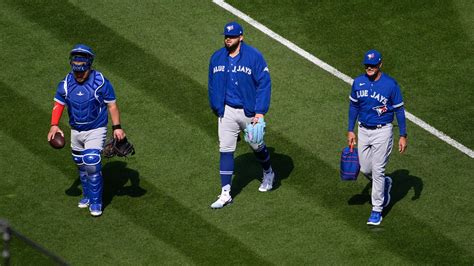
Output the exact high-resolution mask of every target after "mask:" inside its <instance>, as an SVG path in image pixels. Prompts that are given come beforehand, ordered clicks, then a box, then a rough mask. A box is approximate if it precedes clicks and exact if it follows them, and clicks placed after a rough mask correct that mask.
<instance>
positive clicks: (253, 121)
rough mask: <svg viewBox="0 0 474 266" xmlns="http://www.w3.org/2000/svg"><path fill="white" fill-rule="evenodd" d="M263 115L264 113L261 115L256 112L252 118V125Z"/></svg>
mask: <svg viewBox="0 0 474 266" xmlns="http://www.w3.org/2000/svg"><path fill="white" fill-rule="evenodd" d="M263 117H264V115H262V114H256V115H255V117H254V118H252V125H255V124H257V123H258V119H259V118H263Z"/></svg>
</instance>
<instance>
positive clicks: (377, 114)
mask: <svg viewBox="0 0 474 266" xmlns="http://www.w3.org/2000/svg"><path fill="white" fill-rule="evenodd" d="M363 64H364V66H365V74H363V75H360V76H358V77H357V78H355V79H354V83H353V84H352V90H351V94H350V96H349V99H350V104H349V127H348V133H347V140H348V144H349V146H350V145H353V144H356V135H355V133H354V126H355V122H356V120H358V121H359V129H358V133H359V139H358V142H359V143H358V155H359V162H360V171H361V172H362V173H363V174H364V175H365V176H366V177H368V178H369V179H371V180H372V205H373V206H372V212H371V213H370V217H369V220H368V221H367V224H369V225H379V224H380V222H381V221H382V209H383V208H384V207H386V206H388V204H389V203H390V189H391V187H392V179H391V178H390V177H388V176H385V166H386V165H387V163H388V159H389V156H390V153H391V152H392V145H393V132H392V128H393V126H392V121H393V118H394V115H396V117H397V121H398V127H399V133H400V139H399V141H398V150H399V152H400V153H403V152H404V151H405V149H406V148H407V130H406V121H405V109H404V106H403V98H402V93H401V91H400V87H399V86H398V84H397V82H396V81H395V80H394V79H393V78H391V77H390V76H388V75H387V74H385V73H382V71H381V68H382V55H381V54H380V53H379V52H378V51H377V50H370V51H368V52H367V53H366V54H365V56H364V61H363Z"/></svg>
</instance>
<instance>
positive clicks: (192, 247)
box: [0, 83, 267, 264]
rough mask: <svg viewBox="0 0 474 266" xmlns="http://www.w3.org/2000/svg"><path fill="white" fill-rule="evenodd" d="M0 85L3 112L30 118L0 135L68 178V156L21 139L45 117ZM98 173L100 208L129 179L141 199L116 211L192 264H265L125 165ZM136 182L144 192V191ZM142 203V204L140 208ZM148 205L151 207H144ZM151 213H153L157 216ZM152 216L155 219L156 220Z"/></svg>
mask: <svg viewBox="0 0 474 266" xmlns="http://www.w3.org/2000/svg"><path fill="white" fill-rule="evenodd" d="M0 85H1V86H0V87H1V89H2V91H4V92H6V95H8V98H7V97H4V98H1V99H8V101H1V102H0V105H1V106H3V107H7V108H6V109H5V112H4V114H5V115H6V117H11V116H12V115H13V114H12V112H13V111H14V108H8V107H11V106H10V104H9V103H15V104H19V103H20V104H21V105H23V106H29V113H30V114H31V115H30V116H29V119H30V120H26V121H25V120H23V121H21V122H20V121H19V122H18V123H14V124H10V127H9V128H8V130H6V129H5V128H2V129H1V130H2V132H4V133H6V134H7V135H9V136H10V137H12V138H13V139H15V141H17V142H18V143H20V144H22V146H23V147H24V148H26V149H28V150H29V151H30V153H31V154H35V155H42V156H38V157H39V158H41V160H42V162H43V163H44V164H47V165H49V166H51V167H53V168H56V167H57V168H59V169H60V170H61V171H62V172H63V173H64V176H73V173H74V169H65V166H66V165H69V164H67V163H64V161H66V160H67V161H70V158H67V159H65V158H62V157H63V156H64V155H65V154H66V153H60V154H62V155H63V156H58V153H57V152H56V151H54V150H52V149H51V148H50V147H49V146H48V145H47V143H46V141H45V142H43V144H42V145H41V143H38V140H37V139H31V140H28V139H26V138H23V136H25V135H28V134H31V130H30V129H29V128H27V127H24V126H23V125H24V123H26V124H30V125H33V124H35V123H36V121H41V120H42V119H43V118H44V117H48V115H49V114H48V113H46V112H43V111H41V110H40V109H38V108H37V107H36V106H35V105H34V103H32V102H31V101H30V100H29V99H27V98H25V97H22V96H20V95H18V94H17V93H16V92H15V91H14V90H12V89H11V88H9V86H7V85H6V84H2V83H0ZM8 110H10V111H8ZM35 135H40V134H39V133H38V134H35ZM45 155H46V156H45ZM61 161H62V162H61ZM70 165H72V163H71V164H70ZM67 168H70V167H67ZM103 174H104V183H105V184H104V204H105V207H107V205H108V204H109V203H110V202H111V200H112V198H113V197H114V196H115V195H116V192H117V189H119V188H122V187H123V185H124V184H123V182H124V181H125V182H126V180H127V178H130V179H131V186H130V188H129V190H131V191H128V193H129V194H130V195H131V196H141V194H143V195H145V196H144V197H143V198H142V199H141V200H139V201H136V200H130V201H128V204H125V205H119V206H117V207H116V208H118V209H119V210H120V211H121V212H123V213H125V214H127V216H128V217H129V219H131V221H133V222H134V223H135V224H137V225H139V226H142V227H144V228H146V229H147V230H148V231H149V232H150V233H152V234H153V235H154V236H155V237H157V238H159V239H161V240H162V241H164V242H166V243H168V244H169V245H171V246H173V247H174V248H176V249H177V250H180V251H181V253H182V254H184V255H186V256H189V257H190V258H191V259H192V261H194V262H198V263H206V262H213V263H218V262H220V261H222V258H223V257H225V258H226V259H227V260H229V261H231V262H233V263H238V262H239V261H241V259H242V257H241V256H244V257H245V258H246V259H248V260H250V261H254V262H258V264H267V262H266V261H265V260H264V259H262V258H260V257H259V256H258V255H256V254H255V253H254V252H253V251H251V250H249V249H248V248H246V247H245V245H243V244H242V243H240V242H239V241H238V240H236V239H235V238H233V237H232V236H230V235H228V234H226V233H225V232H223V231H221V230H219V229H218V228H216V227H215V226H213V225H211V224H210V223H208V222H207V221H205V220H203V219H202V218H201V217H200V216H198V215H196V214H195V213H194V212H192V211H191V210H189V209H188V208H187V207H185V206H183V205H182V204H181V203H179V202H177V201H176V200H174V198H173V197H171V196H168V195H166V193H165V192H163V191H159V190H158V189H156V188H155V187H154V185H152V184H151V183H148V182H147V181H146V180H143V179H142V180H141V181H140V180H139V179H138V174H137V172H136V171H134V170H132V169H128V168H126V167H125V163H123V162H111V163H109V164H106V165H105V166H104V169H103ZM140 184H141V186H143V187H145V188H146V189H147V190H148V191H146V190H144V189H143V188H142V187H141V186H140ZM77 185H79V182H78V180H77V179H76V181H75V182H74V183H73V184H72V185H71V188H72V191H73V192H71V193H73V194H72V195H74V193H75V194H76V196H79V195H80V194H79V193H80V191H75V190H77ZM122 192H123V191H122ZM144 201H145V202H146V203H147V204H143V203H144ZM150 206H152V207H153V208H150ZM157 210H159V211H158V212H157ZM157 214H158V215H159V216H158V217H157ZM190 239H193V241H190ZM198 240H199V241H198ZM201 241H202V242H201ZM216 243H219V244H222V245H224V246H227V247H232V248H233V250H234V251H236V252H235V253H232V254H228V252H227V250H225V249H215V248H214V247H215V245H216Z"/></svg>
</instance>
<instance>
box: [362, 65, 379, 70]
mask: <svg viewBox="0 0 474 266" xmlns="http://www.w3.org/2000/svg"><path fill="white" fill-rule="evenodd" d="M364 67H365V69H368V68H379V65H364Z"/></svg>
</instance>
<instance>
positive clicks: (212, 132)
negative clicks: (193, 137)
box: [111, 39, 366, 220]
mask: <svg viewBox="0 0 474 266" xmlns="http://www.w3.org/2000/svg"><path fill="white" fill-rule="evenodd" d="M111 40H113V39H111ZM118 43H119V44H120V42H118ZM125 78H127V77H125ZM140 84H142V83H140ZM176 93H178V92H176ZM159 96H162V95H159V94H156V96H153V95H152V97H156V98H157V99H160V98H159ZM201 96H202V95H201ZM204 102H206V98H204V101H202V102H201V101H198V102H197V103H196V104H198V105H200V104H201V105H203V106H202V109H204V108H207V102H206V107H204ZM175 108H178V106H176V107H175ZM171 110H172V111H174V110H175V109H171ZM181 114H182V115H191V113H190V111H186V112H183V113H181ZM197 118H198V119H197V120H198V122H197V123H194V124H195V125H198V124H200V123H199V121H200V120H201V119H202V120H205V114H204V115H201V117H200V116H198V117H197ZM209 121H211V123H214V122H213V121H214V120H213V119H212V116H211V118H210V119H209ZM203 130H205V132H210V133H211V134H212V135H213V136H215V132H214V131H213V130H214V129H212V128H211V129H207V128H205V129H204V128H203ZM271 135H272V132H270V133H269V136H271ZM275 144H278V145H279V143H278V141H277V142H275ZM288 145H293V144H292V143H290V144H288ZM292 154H293V153H292ZM295 158H301V157H295ZM309 159H311V158H309ZM298 161H300V160H298ZM318 165H319V164H316V166H318ZM308 167H309V166H308ZM306 169H308V168H306ZM323 169H324V167H323ZM335 174H336V175H337V172H336V171H335V170H334V169H333V170H331V171H330V172H329V173H328V175H329V176H334V175H335ZM304 176H305V174H301V175H300V176H297V177H299V178H302V179H304ZM318 190H319V189H318ZM318 190H316V191H318ZM312 193H314V191H313V192H312ZM328 197H329V196H328ZM365 218H366V217H365V213H364V214H363V219H362V220H364V219H365Z"/></svg>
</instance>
